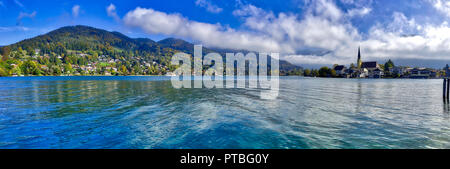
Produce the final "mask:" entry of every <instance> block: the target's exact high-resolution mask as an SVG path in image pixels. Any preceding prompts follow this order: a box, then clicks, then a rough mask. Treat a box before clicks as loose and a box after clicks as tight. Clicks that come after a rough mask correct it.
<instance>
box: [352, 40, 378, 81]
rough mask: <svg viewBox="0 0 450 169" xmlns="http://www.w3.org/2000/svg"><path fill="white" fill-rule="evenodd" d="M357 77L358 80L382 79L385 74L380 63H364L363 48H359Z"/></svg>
mask: <svg viewBox="0 0 450 169" xmlns="http://www.w3.org/2000/svg"><path fill="white" fill-rule="evenodd" d="M356 63H357V69H356V74H355V75H356V77H357V78H382V77H383V75H384V73H383V70H382V69H381V68H380V66H379V65H378V62H376V61H371V62H363V61H362V59H361V47H358V60H357V62H356Z"/></svg>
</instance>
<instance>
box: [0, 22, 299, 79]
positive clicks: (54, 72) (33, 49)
mask: <svg viewBox="0 0 450 169" xmlns="http://www.w3.org/2000/svg"><path fill="white" fill-rule="evenodd" d="M193 50H194V45H193V44H192V43H189V42H186V41H184V40H181V39H174V38H168V39H164V40H161V41H159V42H155V41H153V40H151V39H148V38H129V37H127V36H125V35H123V34H121V33H119V32H108V31H106V30H101V29H96V28H92V27H88V26H68V27H62V28H60V29H57V30H54V31H52V32H49V33H47V34H44V35H40V36H37V37H34V38H31V39H26V40H23V41H20V42H18V43H15V44H12V45H8V46H3V47H1V48H0V55H1V56H0V57H1V59H0V76H28V75H35V76H59V75H165V74H166V73H168V72H172V71H173V70H175V69H176V66H173V65H171V64H170V59H171V57H172V56H173V55H174V54H175V53H177V52H185V53H188V54H193ZM226 51H227V50H223V49H221V50H213V49H208V48H204V49H203V52H204V53H210V52H218V53H220V54H221V55H222V56H225V53H226ZM280 71H281V72H280V73H281V74H282V75H300V74H302V73H301V72H302V68H301V67H299V66H295V65H292V64H290V63H288V62H286V61H280Z"/></svg>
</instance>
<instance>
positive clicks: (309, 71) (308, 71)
mask: <svg viewBox="0 0 450 169" xmlns="http://www.w3.org/2000/svg"><path fill="white" fill-rule="evenodd" d="M303 74H304V76H311V70H309V69H305V71H303Z"/></svg>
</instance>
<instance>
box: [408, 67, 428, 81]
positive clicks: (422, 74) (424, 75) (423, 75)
mask: <svg viewBox="0 0 450 169" xmlns="http://www.w3.org/2000/svg"><path fill="white" fill-rule="evenodd" d="M431 74H432V72H431V70H429V69H426V68H414V69H412V70H411V75H410V76H409V77H410V78H412V79H428V78H430V77H431Z"/></svg>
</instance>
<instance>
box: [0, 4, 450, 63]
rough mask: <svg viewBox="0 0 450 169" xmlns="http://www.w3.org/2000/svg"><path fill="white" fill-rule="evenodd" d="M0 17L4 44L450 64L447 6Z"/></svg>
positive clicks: (38, 7) (226, 7)
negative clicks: (127, 44) (40, 38)
mask: <svg viewBox="0 0 450 169" xmlns="http://www.w3.org/2000/svg"><path fill="white" fill-rule="evenodd" d="M0 18H2V19H1V20H0V37H1V38H0V45H8V44H11V43H15V42H18V41H20V40H23V39H26V38H31V37H34V36H37V35H40V34H44V33H47V32H49V31H51V30H54V29H57V28H59V27H62V26H67V25H88V26H93V27H97V28H102V29H106V30H109V31H119V32H122V33H124V34H126V35H128V36H131V37H148V38H151V39H154V40H160V39H163V38H166V37H177V38H182V39H186V40H189V41H192V42H195V43H198V44H203V45H205V46H210V47H219V48H237V49H249V50H255V51H268V52H279V53H280V54H281V56H282V57H284V58H285V59H287V60H289V61H291V62H294V63H299V64H331V63H342V64H345V63H348V62H350V61H353V60H354V56H353V55H354V53H355V52H354V51H355V49H357V46H359V45H361V46H362V48H363V53H364V54H365V56H366V57H365V58H366V59H371V60H377V61H383V60H386V59H388V58H392V59H394V60H395V59H396V60H411V59H412V60H427V61H436V62H441V61H443V60H450V49H442V48H450V36H448V35H446V34H448V32H447V31H448V30H450V28H449V26H448V23H447V22H448V21H449V20H450V2H449V1H448V0H396V1H392V0H285V1H275V0H127V1H118V0H117V1H106V0H89V1H88V0H42V1H36V0H0ZM447 38H448V39H447ZM408 63H409V62H408ZM414 63H420V61H418V62H414Z"/></svg>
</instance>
